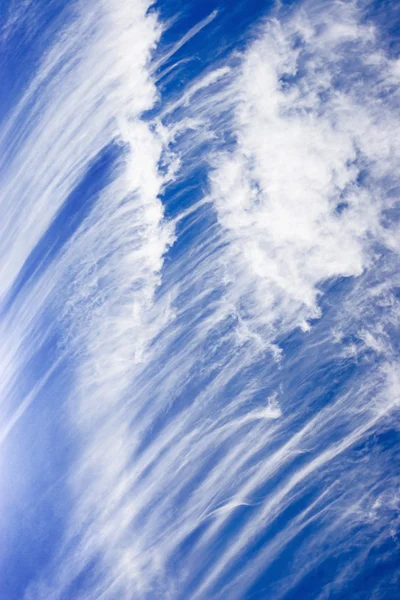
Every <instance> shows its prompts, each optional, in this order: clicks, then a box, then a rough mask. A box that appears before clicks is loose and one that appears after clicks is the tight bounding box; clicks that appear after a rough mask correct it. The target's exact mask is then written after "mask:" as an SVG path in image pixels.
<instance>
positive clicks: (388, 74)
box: [211, 2, 400, 334]
mask: <svg viewBox="0 0 400 600" xmlns="http://www.w3.org/2000/svg"><path fill="white" fill-rule="evenodd" d="M306 9H307V10H306ZM359 21H360V14H358V12H357V9H356V8H355V6H354V4H353V3H348V2H334V3H332V5H330V6H329V9H328V10H326V6H325V5H324V7H321V6H319V5H318V4H315V3H306V5H305V7H304V8H302V9H301V10H299V11H297V13H296V14H295V15H292V16H291V17H290V18H289V19H288V20H286V21H283V22H279V21H271V22H268V23H267V25H266V26H265V30H264V33H263V35H262V36H261V37H260V39H258V40H257V41H256V42H255V43H253V44H252V46H251V47H250V48H249V50H248V52H247V53H246V56H245V57H244V60H243V64H242V66H241V68H240V70H241V72H240V74H239V76H238V77H237V78H236V79H235V81H234V83H233V86H232V87H233V89H232V88H231V89H230V90H229V92H230V93H231V95H232V97H234V98H237V99H238V100H237V108H236V110H235V118H234V130H235V133H236V138H237V141H236V144H235V148H234V150H233V151H231V152H229V153H227V154H226V155H222V156H220V157H219V158H218V160H217V161H216V165H215V170H214V172H213V174H212V177H211V183H212V192H211V194H212V197H213V199H214V201H215V206H216V209H217V213H218V220H219V222H220V223H221V225H222V226H223V227H224V229H225V230H226V231H227V235H228V239H230V240H231V248H232V250H231V254H232V262H233V265H234V266H233V270H232V278H234V279H235V280H236V281H237V282H238V285H239V288H241V293H242V294H243V298H244V302H243V305H244V306H243V308H244V311H246V310H247V311H248V313H249V316H250V320H253V321H254V326H256V327H260V326H261V327H262V326H267V328H268V330H269V331H270V333H271V332H272V334H274V333H275V332H276V331H278V332H279V331H281V328H282V327H283V328H284V329H287V328H291V327H293V326H298V325H300V326H301V327H303V328H305V329H307V328H308V325H307V319H309V318H315V317H318V316H319V315H320V310H319V306H318V295H319V285H320V284H321V282H323V281H324V280H327V279H329V278H332V277H339V276H345V277H349V276H359V275H360V274H361V273H362V272H363V270H364V269H365V268H367V267H368V266H369V265H370V262H371V260H373V256H374V252H375V248H374V246H375V245H376V243H377V242H378V241H379V242H383V243H386V244H387V245H388V246H389V247H393V245H395V235H394V232H393V231H392V232H390V231H387V230H384V229H383V228H382V226H381V223H380V220H381V216H382V211H383V210H384V209H387V208H389V207H390V206H391V204H392V202H393V201H395V199H393V198H390V197H388V195H387V187H388V185H389V186H390V182H389V181H388V179H389V180H390V178H393V174H394V173H396V172H397V170H398V167H399V161H400V147H399V125H398V119H397V109H398V83H399V79H398V76H397V75H396V74H395V73H396V72H397V71H396V65H397V61H395V60H390V59H389V58H387V57H385V56H384V55H383V54H382V53H379V52H378V51H377V40H376V33H375V32H374V29H373V28H372V27H371V26H369V25H360V24H359ZM276 327H277V329H276Z"/></svg>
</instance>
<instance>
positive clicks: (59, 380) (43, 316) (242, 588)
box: [0, 0, 400, 600]
mask: <svg viewBox="0 0 400 600" xmlns="http://www.w3.org/2000/svg"><path fill="white" fill-rule="evenodd" d="M26 10H27V11H28V14H29V8H27V9H26ZM363 11H364V9H363V8H362V7H360V6H358V5H357V3H355V2H342V1H337V2H332V3H329V5H327V3H321V2H304V3H299V5H298V6H295V7H293V8H291V9H290V10H289V9H285V10H284V9H283V7H279V6H277V7H276V8H275V9H273V10H272V11H271V12H270V13H267V14H266V17H265V20H264V21H263V22H261V23H260V22H258V23H257V28H256V29H255V30H254V31H253V32H250V33H248V40H247V44H246V47H245V48H244V49H243V48H242V49H241V51H240V52H238V51H236V50H235V49H233V51H230V50H229V51H228V52H227V53H225V54H224V53H222V52H221V53H218V57H219V58H218V60H216V61H215V62H214V63H212V64H210V65H207V67H206V68H205V69H204V70H203V71H202V72H200V73H199V74H196V75H195V76H194V77H192V79H190V80H188V81H187V82H186V83H185V85H181V86H179V87H178V86H177V87H174V86H172V91H171V88H168V86H167V85H164V76H165V75H167V76H168V78H169V79H168V84H169V85H170V81H171V78H172V80H173V78H174V77H176V78H177V79H179V77H180V70H181V69H182V68H183V67H184V65H185V64H188V63H189V62H190V60H191V58H192V57H191V56H190V48H189V50H187V56H185V57H184V58H182V56H181V54H179V52H178V51H182V49H183V48H185V47H186V44H187V43H188V42H190V40H192V39H193V38H195V36H197V35H201V34H202V33H204V32H206V31H208V28H212V27H214V25H215V24H218V19H223V18H225V17H224V13H223V12H220V11H217V10H216V9H215V10H212V11H211V12H210V13H209V15H208V16H206V17H205V18H202V19H201V20H200V21H199V22H198V23H196V24H194V25H193V27H192V28H191V29H190V30H189V31H188V32H184V33H183V34H182V35H181V36H180V37H179V38H178V39H176V40H174V42H173V43H170V42H169V43H168V44H167V43H165V41H164V37H163V33H165V30H166V27H167V25H168V24H163V23H162V22H161V20H160V18H159V17H158V16H157V5H156V6H155V10H154V8H153V7H152V6H151V5H150V3H148V2H147V1H144V0H143V1H142V0H135V1H134V2H125V1H124V2H117V1H116V0H115V1H114V0H112V1H107V2H106V1H104V2H99V3H97V4H96V5H93V4H91V3H87V2H77V3H76V4H73V5H72V7H71V8H70V10H69V11H68V13H65V14H66V15H68V18H67V16H66V17H65V21H66V22H63V26H62V27H61V28H59V29H57V33H56V34H55V35H54V40H53V42H52V45H51V47H50V48H48V49H47V51H46V52H45V53H44V54H43V57H42V60H41V62H40V65H39V66H38V68H37V71H36V74H35V75H34V77H33V78H32V80H31V81H30V82H29V83H28V85H27V87H26V89H25V91H24V93H23V94H22V95H21V97H20V99H19V100H18V103H15V107H14V109H13V111H12V112H11V113H10V114H7V118H6V119H5V120H4V121H3V125H2V129H1V131H0V145H1V148H0V151H1V153H2V155H3V156H4V157H6V158H5V160H4V163H3V164H4V167H3V169H2V173H1V181H0V183H1V200H0V211H1V226H0V227H1V236H0V256H1V263H0V269H1V271H0V277H1V282H2V287H1V295H0V297H1V302H2V305H1V310H2V319H1V324H0V344H1V346H2V359H1V363H0V369H1V373H2V377H1V384H0V385H1V389H2V397H3V398H4V402H3V408H2V415H1V423H0V436H1V437H0V443H2V444H3V445H4V448H5V450H4V452H5V456H7V453H12V452H13V450H14V449H15V448H17V447H18V436H21V435H23V432H24V428H27V430H28V429H29V423H30V416H31V414H32V413H33V412H34V411H35V403H37V402H39V401H40V398H41V397H46V389H48V388H49V389H51V390H54V389H55V390H57V391H56V396H57V397H55V396H54V398H53V402H54V403H55V408H53V409H52V410H53V411H54V412H50V411H49V416H48V417H47V418H48V425H46V423H45V424H44V426H45V425H46V427H47V426H48V427H49V428H51V427H52V419H54V420H56V421H57V420H58V419H62V420H63V423H64V425H65V431H64V435H65V436H66V438H67V441H66V442H64V441H63V442H62V441H61V440H58V441H56V443H59V444H60V445H61V444H62V443H66V444H67V445H68V447H69V448H70V449H71V457H70V458H69V459H68V464H66V465H64V466H63V467H62V468H60V471H59V475H58V477H59V478H60V479H62V486H63V487H62V489H63V490H64V489H65V494H66V498H67V499H66V500H65V506H66V510H65V514H64V515H63V519H62V531H61V533H60V534H59V537H58V539H57V544H55V547H54V551H53V552H52V554H51V556H50V557H49V558H48V560H47V561H46V562H45V563H44V564H42V565H41V568H40V569H39V570H37V571H36V572H34V573H33V574H32V577H30V578H29V581H28V582H27V584H26V586H25V587H24V589H23V595H22V596H20V597H23V598H25V599H26V600H38V599H39V600H42V599H43V600H52V599H54V600H56V599H60V600H61V599H63V598H74V599H75V598H77V599H78V598H82V599H85V600H90V599H93V600H94V599H96V600H97V599H99V598H104V599H106V600H108V599H114V598H115V599H117V598H118V599H122V598H124V599H125V598H126V599H127V600H131V599H133V598H135V599H138V600H139V599H142V598H143V599H144V600H150V599H151V600H153V599H154V598H171V599H173V600H186V599H188V598H191V599H199V600H200V599H201V600H210V599H211V598H221V599H222V598H223V599H225V598H229V599H230V600H235V599H238V600H239V599H244V598H250V597H254V598H261V597H265V595H267V596H268V597H273V598H274V599H277V600H278V599H279V598H286V599H287V600H289V599H290V598H295V597H296V598H299V597H304V598H318V599H322V598H328V597H329V598H336V597H337V598H340V597H343V594H347V593H348V590H349V589H350V592H349V593H350V596H351V593H352V592H351V590H352V586H354V585H355V582H357V577H358V576H359V573H360V572H362V571H363V569H365V570H368V568H369V564H370V563H369V561H370V560H371V558H370V555H371V553H372V552H373V550H374V548H379V547H381V546H382V547H384V551H383V552H382V561H385V560H387V563H388V564H390V561H391V560H394V558H395V557H396V556H398V548H399V540H400V534H399V520H398V517H397V516H396V514H397V511H398V508H399V495H398V483H399V481H398V475H397V473H396V471H395V469H394V468H393V467H392V466H391V465H392V464H393V461H394V460H395V458H396V456H397V454H396V453H397V446H396V444H395V443H393V444H391V445H388V446H385V444H384V439H385V438H387V437H390V436H393V438H395V436H396V432H397V431H398V415H399V401H400V394H399V392H400V382H399V375H398V373H399V368H398V367H399V364H398V358H399V357H398V342H397V341H396V340H398V326H399V317H400V310H399V304H398V293H397V291H396V290H398V286H399V282H398V272H399V257H398V251H399V247H398V223H397V221H396V215H397V214H398V213H397V212H396V211H398V198H397V191H396V190H398V172H399V166H400V147H399V139H400V136H399V133H400V132H399V124H398V109H399V78H400V70H399V66H398V65H399V62H398V59H396V58H393V57H391V56H389V55H388V54H387V53H386V52H385V50H384V47H383V43H382V41H381V38H380V35H381V33H380V30H379V28H378V25H375V26H374V25H373V24H372V23H371V22H370V21H368V20H366V18H365V13H364V12H363ZM21 18H22V17H21ZM174 22H179V17H177V18H176V19H175V20H171V22H170V23H169V24H170V25H171V24H172V23H174ZM15 23H16V21H15V19H11V20H10V21H9V22H7V23H6V26H5V29H4V31H5V32H6V33H7V38H8V37H9V35H10V31H11V30H12V28H13V27H15V26H16V25H15ZM4 35H5V34H4ZM210 35H211V34H210ZM222 43H225V42H223V41H222V42H221V44H222ZM174 61H175V62H174ZM54 339H56V340H57V342H54V341H53V340H54ZM64 381H68V385H64V384H63V382H64ZM50 386H52V387H50ZM52 394H53V392H52ZM53 395H54V394H53ZM53 395H52V397H53ZM44 414H46V413H45V412H44ZM32 427H35V425H33V426H32ZM36 427H37V426H36ZM34 431H36V430H35V429H34ZM38 431H39V433H40V430H38ZM38 444H39V446H40V435H39V441H38ZM50 460H51V458H49V461H50ZM3 473H5V474H6V473H7V470H6V468H4V470H3ZM34 475H36V474H34ZM37 475H38V476H39V474H37ZM6 476H7V475H2V480H5V477H6ZM53 483H54V486H55V487H56V488H57V486H60V485H61V483H60V481H59V480H58V479H57V477H56V478H55V481H54V482H52V484H51V485H53ZM2 485H4V483H2ZM51 485H50V484H48V486H49V490H50V491H49V495H50V497H52V493H53V492H52V489H53V488H52V487H51ZM57 498H58V496H57V495H56V494H55V493H54V500H53V503H54V504H56V502H57V501H58V500H57ZM32 502H34V501H32ZM37 502H40V500H39V501H37ZM7 510H8V509H7V506H6V508H5V509H4V511H5V514H6V515H7ZM10 514H11V513H10ZM46 535H48V536H51V531H49V532H47V533H46ZM33 537H34V534H33ZM10 556H11V554H10ZM7 560H8V561H11V558H9V557H8V554H7V553H6V554H5V561H7ZM327 565H328V566H327ZM329 565H330V567H329ZM324 569H325V570H324ZM316 574H318V577H319V578H320V584H319V587H314V588H313V589H312V590H311V591H310V590H309V591H308V592H306V591H305V590H307V589H309V588H308V587H307V586H308V585H309V583H308V582H309V581H310V578H312V577H316ZM396 577H398V576H396V574H395V573H394V572H393V573H392V572H390V573H389V574H388V575H387V576H386V578H385V580H383V579H382V578H381V579H379V578H377V579H375V580H374V581H373V583H371V589H370V591H371V594H372V595H374V594H375V595H376V597H381V598H384V599H385V600H389V599H391V598H393V597H394V596H393V595H391V594H392V593H393V590H395V588H396V585H397V583H398V582H397V579H396ZM307 593H308V594H309V595H307ZM354 597H358V596H356V595H354ZM359 597H360V598H361V597H362V596H359ZM371 597H372V596H371ZM374 597H375V596H374ZM10 600H11V599H10Z"/></svg>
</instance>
